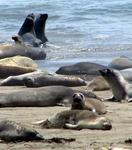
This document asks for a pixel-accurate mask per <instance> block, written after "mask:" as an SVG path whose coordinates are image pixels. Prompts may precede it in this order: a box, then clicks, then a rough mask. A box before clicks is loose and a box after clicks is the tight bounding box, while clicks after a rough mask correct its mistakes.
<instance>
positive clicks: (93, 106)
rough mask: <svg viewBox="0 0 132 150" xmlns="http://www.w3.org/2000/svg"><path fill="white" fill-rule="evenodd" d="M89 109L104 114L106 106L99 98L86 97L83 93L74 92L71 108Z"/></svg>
mask: <svg viewBox="0 0 132 150" xmlns="http://www.w3.org/2000/svg"><path fill="white" fill-rule="evenodd" d="M76 109H79V110H90V111H93V112H96V113H98V114H105V113H106V112H107V111H106V107H105V105H104V104H103V102H102V101H101V100H99V99H93V98H88V97H86V96H84V95H83V93H79V92H77V93H74V94H73V96H72V104H71V110H76Z"/></svg>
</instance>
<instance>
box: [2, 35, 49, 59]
mask: <svg viewBox="0 0 132 150" xmlns="http://www.w3.org/2000/svg"><path fill="white" fill-rule="evenodd" d="M13 39H14V40H15V41H16V44H13V45H11V44H10V45H0V59H2V58H6V57H12V56H17V55H20V56H27V57H29V58H31V59H35V60H40V59H45V58H46V52H45V50H44V49H43V48H39V47H31V46H27V45H25V44H24V43H21V39H20V37H19V36H14V37H13Z"/></svg>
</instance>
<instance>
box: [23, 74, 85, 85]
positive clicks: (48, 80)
mask: <svg viewBox="0 0 132 150" xmlns="http://www.w3.org/2000/svg"><path fill="white" fill-rule="evenodd" d="M23 82H24V85H26V86H27V87H42V86H49V85H63V86H70V87H73V86H85V85H87V83H86V82H85V81H84V80H83V79H81V78H76V77H66V76H62V75H53V74H47V75H45V74H42V73H40V74H36V76H33V77H29V76H28V77H26V78H24V80H23Z"/></svg>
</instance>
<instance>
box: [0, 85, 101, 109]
mask: <svg viewBox="0 0 132 150" xmlns="http://www.w3.org/2000/svg"><path fill="white" fill-rule="evenodd" d="M75 92H79V91H78V90H74V89H72V88H69V87H66V86H46V87H41V88H28V89H27V88H22V89H19V90H17V91H15V92H14V91H12V92H11V91H10V92H8V93H0V107H46V106H57V105H59V106H60V105H61V106H69V105H70V104H71V101H72V95H73V94H74V93H75ZM83 94H84V95H85V96H87V97H91V98H92V97H93V98H97V99H98V97H97V96H96V95H95V94H93V93H91V92H87V93H85V92H84V93H83Z"/></svg>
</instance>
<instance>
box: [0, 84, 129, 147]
mask: <svg viewBox="0 0 132 150" xmlns="http://www.w3.org/2000/svg"><path fill="white" fill-rule="evenodd" d="M22 88H24V87H0V93H4V92H12V91H16V90H21V89H22ZM95 93H96V94H97V95H98V96H100V97H102V98H103V99H105V98H108V97H111V95H112V94H111V92H110V91H103V92H95ZM104 103H105V105H106V107H107V110H108V113H107V114H106V115H105V116H107V117H108V118H109V119H110V120H111V122H112V126H113V128H112V130H110V131H99V130H88V129H87V130H86V129H85V130H80V131H75V130H66V129H64V130H62V129H41V128H40V127H38V126H35V125H33V124H32V123H33V122H35V121H39V120H42V119H47V118H49V117H51V116H52V115H54V114H55V113H57V112H60V111H62V110H67V109H69V108H68V107H58V106H56V107H32V108H31V107H14V108H11V107H6V108H1V113H0V119H1V120H4V119H9V120H13V121H16V122H21V123H22V124H25V125H27V126H31V127H33V128H34V129H36V130H37V131H39V132H40V133H41V134H42V135H43V136H44V138H45V139H49V138H53V137H63V138H75V139H76V140H75V141H74V142H71V143H63V144H62V143H61V144H57V143H45V142H21V143H7V144H6V143H1V144H0V150H5V149H8V150H18V149H19V150H31V149H32V150H51V149H54V150H62V149H65V150H69V149H70V150H72V149H76V150H80V149H81V150H107V148H108V147H110V146H112V147H114V146H116V147H124V148H129V149H132V144H125V142H124V141H125V140H127V139H130V138H132V126H131V124H132V115H131V108H132V103H116V102H104Z"/></svg>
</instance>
